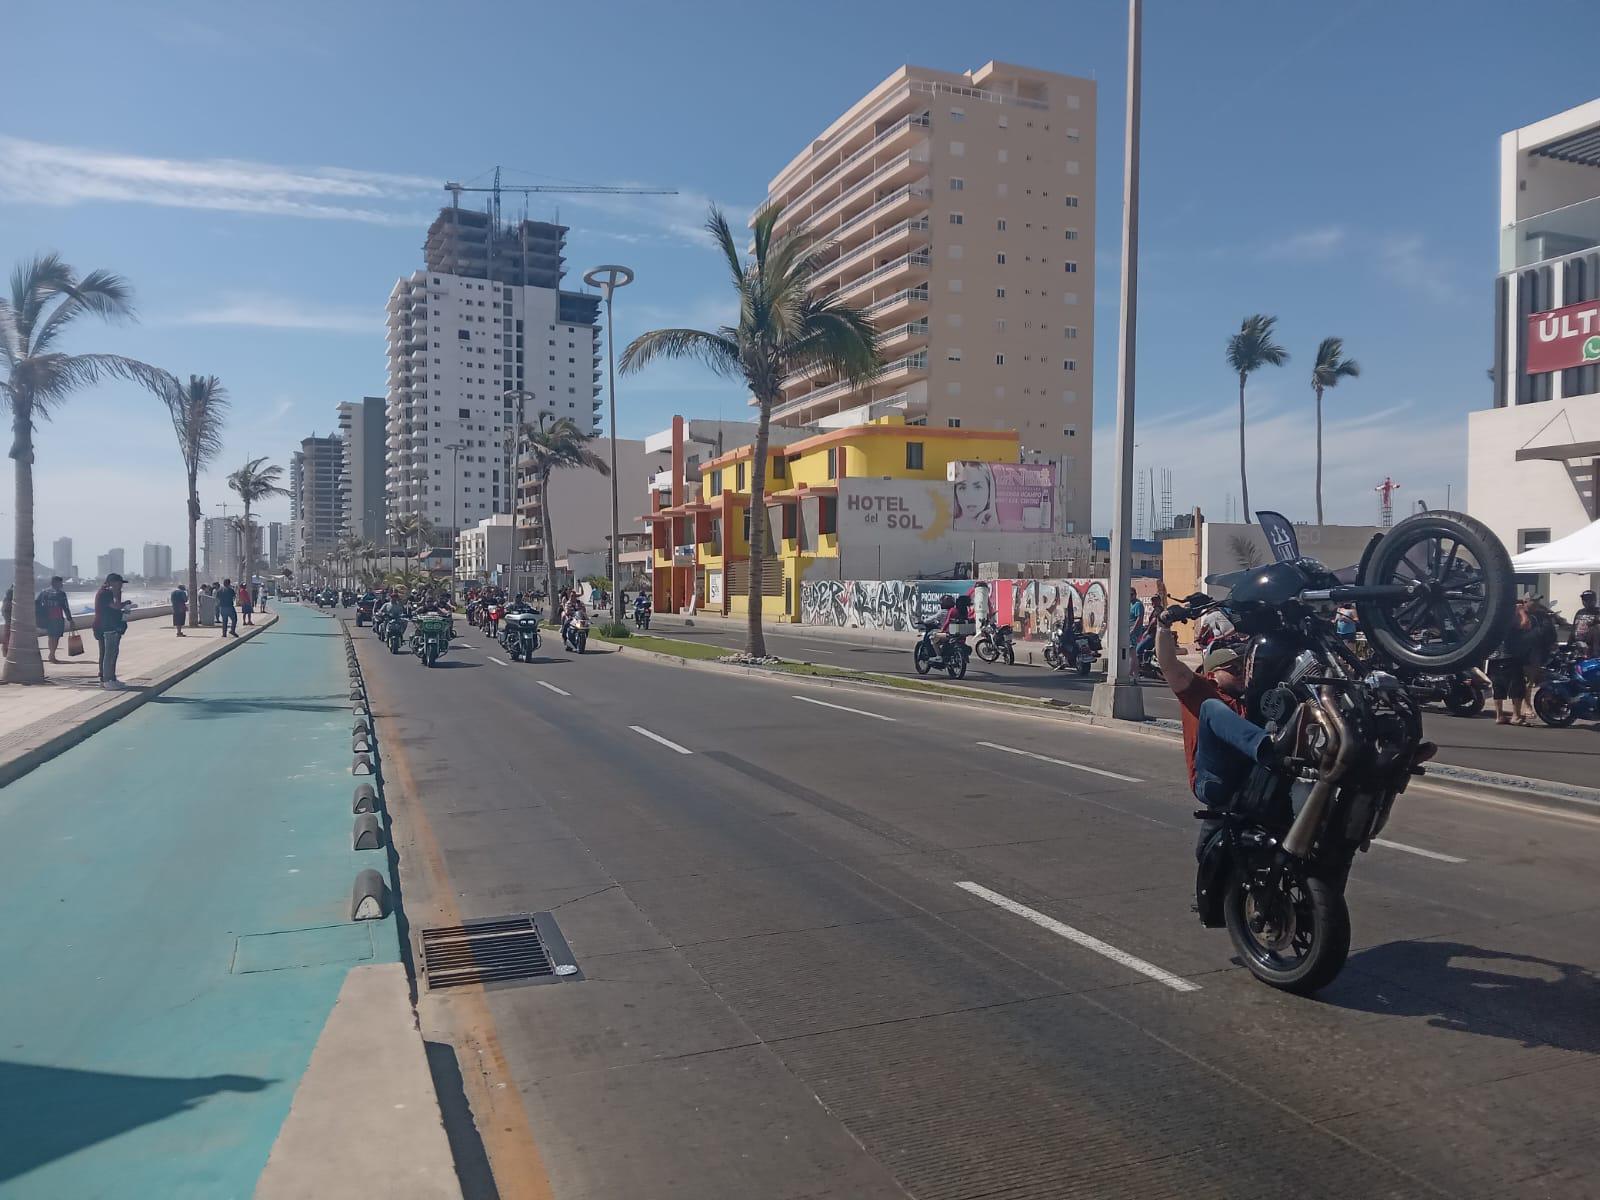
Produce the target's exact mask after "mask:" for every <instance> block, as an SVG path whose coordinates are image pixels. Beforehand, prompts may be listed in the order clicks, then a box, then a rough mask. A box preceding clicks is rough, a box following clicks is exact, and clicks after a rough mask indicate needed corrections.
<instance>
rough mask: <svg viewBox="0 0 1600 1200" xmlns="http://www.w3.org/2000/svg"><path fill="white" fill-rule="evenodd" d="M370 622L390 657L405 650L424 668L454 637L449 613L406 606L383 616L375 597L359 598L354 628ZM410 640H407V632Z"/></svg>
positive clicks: (435, 660)
mask: <svg viewBox="0 0 1600 1200" xmlns="http://www.w3.org/2000/svg"><path fill="white" fill-rule="evenodd" d="M369 622H370V623H371V625H372V632H373V633H375V634H376V635H377V637H378V640H379V641H381V642H383V643H384V644H385V645H387V646H388V647H389V653H390V654H399V653H400V651H401V650H402V649H408V650H410V651H411V653H412V654H414V655H416V657H417V660H418V661H419V662H421V663H422V665H423V666H425V667H431V666H433V665H434V664H435V663H437V662H438V661H439V658H440V656H441V655H443V654H444V652H445V651H446V650H448V649H449V648H450V639H451V638H452V637H454V636H455V622H454V620H453V619H452V617H451V614H450V613H449V612H448V611H441V610H439V609H434V608H423V609H420V610H419V609H418V608H417V607H416V606H414V605H407V606H406V607H405V608H404V609H403V610H402V611H400V612H388V613H385V611H384V608H383V606H382V605H381V604H380V602H379V600H378V598H377V597H375V596H373V595H371V594H370V593H369V594H368V595H365V596H362V597H361V598H360V599H359V600H357V601H356V626H357V627H358V628H359V627H360V626H362V625H365V624H367V623H369ZM408 632H409V634H410V640H409V641H407V637H406V635H407V633H408Z"/></svg>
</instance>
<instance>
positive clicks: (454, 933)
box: [422, 913, 578, 991]
mask: <svg viewBox="0 0 1600 1200" xmlns="http://www.w3.org/2000/svg"><path fill="white" fill-rule="evenodd" d="M422 973H423V976H424V978H426V979H427V981H428V990H429V991H437V990H438V989H440V988H449V987H460V986H461V985H463V984H468V983H476V984H481V985H485V986H487V985H491V984H497V983H512V982H529V983H540V982H543V983H554V982H556V981H557V980H559V979H563V978H571V977H573V976H576V975H577V974H578V968H577V965H576V964H575V963H574V962H573V961H572V952H571V950H569V949H568V948H567V943H566V939H565V938H563V937H562V936H561V930H560V929H559V928H558V927H557V926H556V923H555V919H554V918H553V917H551V915H550V914H549V913H518V914H515V915H513V916H508V917H488V918H485V919H483V920H477V921H463V922H462V923H461V924H460V925H449V926H443V927H440V928H435V929H424V930H423V931H422Z"/></svg>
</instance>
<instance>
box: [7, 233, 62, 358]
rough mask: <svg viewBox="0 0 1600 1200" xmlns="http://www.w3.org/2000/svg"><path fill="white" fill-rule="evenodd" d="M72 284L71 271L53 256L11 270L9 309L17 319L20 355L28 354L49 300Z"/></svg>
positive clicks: (43, 255) (38, 257) (58, 256)
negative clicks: (20, 342)
mask: <svg viewBox="0 0 1600 1200" xmlns="http://www.w3.org/2000/svg"><path fill="white" fill-rule="evenodd" d="M72 282H73V272H72V268H71V267H69V266H68V265H67V264H66V263H65V262H63V261H62V259H61V256H60V255H59V254H56V253H54V252H51V253H49V254H40V255H36V256H35V257H34V258H33V259H31V260H29V261H26V262H20V263H18V264H17V265H16V266H15V267H14V268H13V269H12V271H11V309H12V312H13V313H14V314H15V315H16V322H17V330H18V332H19V334H20V335H21V341H22V353H24V354H26V353H27V352H28V350H29V348H30V346H31V343H32V341H33V331H34V328H35V326H36V325H37V324H38V322H39V315H40V313H41V312H43V311H44V306H45V305H46V304H47V303H48V302H49V300H50V297H52V296H54V295H56V294H57V293H58V292H61V291H63V290H64V289H66V288H68V287H70V286H71V285H72Z"/></svg>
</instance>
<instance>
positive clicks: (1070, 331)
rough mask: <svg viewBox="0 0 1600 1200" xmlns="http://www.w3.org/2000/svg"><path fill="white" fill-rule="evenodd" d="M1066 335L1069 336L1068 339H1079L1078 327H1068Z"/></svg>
mask: <svg viewBox="0 0 1600 1200" xmlns="http://www.w3.org/2000/svg"><path fill="white" fill-rule="evenodd" d="M1066 335H1067V337H1068V338H1069V339H1070V338H1075V337H1077V336H1078V327H1077V326H1076V325H1068V326H1067V327H1066Z"/></svg>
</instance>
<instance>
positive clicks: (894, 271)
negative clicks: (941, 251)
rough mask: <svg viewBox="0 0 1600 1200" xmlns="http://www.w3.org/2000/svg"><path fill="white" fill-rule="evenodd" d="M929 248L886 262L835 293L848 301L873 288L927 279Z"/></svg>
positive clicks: (929, 258) (929, 259)
mask: <svg viewBox="0 0 1600 1200" xmlns="http://www.w3.org/2000/svg"><path fill="white" fill-rule="evenodd" d="M931 261H932V260H931V256H930V255H929V253H928V247H926V246H923V247H922V248H921V249H919V250H913V251H912V252H911V253H910V254H902V255H901V256H900V257H899V258H897V259H895V260H894V261H893V262H886V263H884V264H883V266H881V267H879V268H877V269H876V270H873V271H868V272H867V273H866V274H865V275H861V276H859V277H857V278H855V279H852V280H851V281H850V282H849V283H847V284H845V285H844V286H843V287H842V288H840V289H839V290H838V292H836V293H835V295H837V296H839V297H840V298H841V299H846V300H848V299H849V298H850V297H852V296H859V295H860V294H861V293H862V292H865V291H869V290H871V289H872V288H876V287H884V286H886V285H888V284H892V283H897V282H900V281H902V280H906V279H908V278H909V277H911V276H917V277H925V276H926V275H927V273H928V266H929V263H930V262H931Z"/></svg>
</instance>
